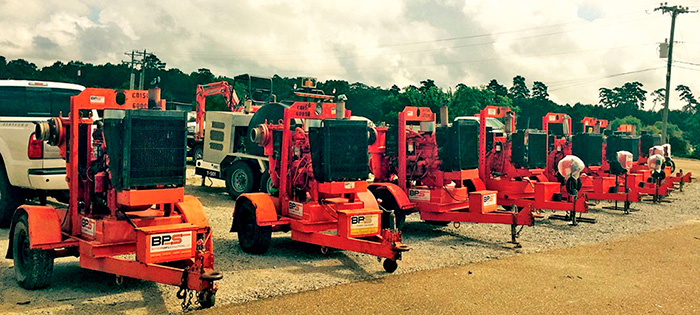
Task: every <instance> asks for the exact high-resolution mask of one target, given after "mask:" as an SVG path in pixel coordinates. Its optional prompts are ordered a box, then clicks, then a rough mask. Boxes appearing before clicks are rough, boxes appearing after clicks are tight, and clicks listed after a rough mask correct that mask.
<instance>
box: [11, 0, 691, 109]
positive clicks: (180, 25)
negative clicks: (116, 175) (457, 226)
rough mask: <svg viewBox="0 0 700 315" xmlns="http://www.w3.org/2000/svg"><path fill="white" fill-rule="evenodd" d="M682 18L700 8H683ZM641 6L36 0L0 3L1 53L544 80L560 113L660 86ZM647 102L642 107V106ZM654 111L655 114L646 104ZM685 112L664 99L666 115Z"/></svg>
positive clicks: (680, 56)
mask: <svg viewBox="0 0 700 315" xmlns="http://www.w3.org/2000/svg"><path fill="white" fill-rule="evenodd" d="M684 1H685V2H683V3H670V4H672V5H675V4H682V5H684V6H689V7H690V9H691V10H697V9H700V1H699V0H684ZM658 5H659V3H658V1H648V0H620V1H617V0H616V1H609V0H580V1H561V0H536V1H516V0H514V1H505V0H500V1H499V0H489V1H474V0H472V1H452V0H442V1H420V0H413V1H399V0H382V1H373V0H367V1H364V0H354V1H320V0H319V1H301V0H299V1H296V0H285V1H265V0H249V1H208V0H201V1H125V0H104V1H100V0H96V1H75V0H62V1H39V0H0V30H2V32H0V55H3V56H5V57H6V58H8V59H16V58H24V59H27V60H29V61H31V62H34V63H36V64H37V65H39V66H44V65H49V64H51V63H53V62H54V61H56V60H61V61H64V62H67V61H69V60H81V61H85V62H91V63H105V62H111V63H118V62H120V61H121V60H126V58H127V57H126V56H125V55H124V52H127V51H131V50H132V49H147V50H148V51H150V52H153V53H155V54H156V55H157V56H158V57H159V58H160V59H161V60H163V61H164V62H166V63H167V66H168V67H177V68H180V69H181V70H183V71H185V72H187V73H189V72H191V71H196V70H197V69H198V68H209V69H211V70H212V72H214V73H215V74H221V75H226V76H234V75H236V74H240V73H251V74H257V75H266V76H271V75H273V74H275V73H276V74H279V75H281V76H298V75H308V76H315V77H318V78H319V79H321V80H326V79H343V80H348V81H350V82H357V81H359V82H363V83H366V84H369V85H373V86H382V87H385V88H388V87H390V86H391V85H392V84H397V85H399V86H401V87H403V86H407V85H409V84H414V85H418V84H419V83H418V82H419V81H421V80H425V79H426V78H430V79H433V80H435V81H436V83H437V84H438V85H439V86H441V87H445V88H449V87H454V86H455V85H456V84H457V83H460V82H461V83H465V84H467V85H484V84H487V83H488V82H489V80H491V79H494V78H495V79H497V80H498V81H499V82H501V83H502V84H505V85H507V86H510V85H511V81H512V78H513V76H515V75H518V74H520V75H522V76H524V77H525V78H526V80H527V83H528V85H531V84H532V82H533V81H542V82H544V83H545V84H547V85H548V86H549V91H550V94H551V98H552V99H553V100H554V101H556V102H559V103H575V102H577V101H580V102H584V103H597V101H598V88H600V87H610V88H612V87H615V86H619V85H622V84H623V83H624V82H628V81H635V80H636V81H640V82H642V83H643V84H644V88H645V89H646V90H647V91H649V92H651V91H653V90H655V89H657V88H660V87H663V86H664V84H665V73H666V70H665V69H666V67H665V66H666V61H665V59H660V58H659V57H658V52H657V49H658V43H660V42H663V41H664V39H665V38H667V37H668V35H669V30H670V23H671V18H670V16H669V15H668V14H666V15H663V14H661V13H660V12H658V11H656V12H655V11H654V8H655V7H656V6H658ZM698 29H700V13H699V14H684V15H681V16H680V17H679V18H678V21H677V23H676V38H675V40H676V42H680V43H679V44H677V45H676V47H675V49H674V59H675V60H677V61H678V63H676V64H675V65H674V68H673V81H672V86H674V87H675V86H676V85H677V84H685V85H688V86H690V87H691V89H692V90H694V91H695V93H696V94H698V95H700V84H698V80H697V79H696V77H697V75H698V74H700V73H699V70H700V33H698V32H697V30H698ZM652 106H653V103H652V102H651V100H649V101H648V102H647V107H648V108H650V107H652ZM656 106H657V109H658V108H659V106H662V105H656ZM681 106H682V104H681V103H680V101H678V100H677V98H672V104H671V107H672V108H679V107H681Z"/></svg>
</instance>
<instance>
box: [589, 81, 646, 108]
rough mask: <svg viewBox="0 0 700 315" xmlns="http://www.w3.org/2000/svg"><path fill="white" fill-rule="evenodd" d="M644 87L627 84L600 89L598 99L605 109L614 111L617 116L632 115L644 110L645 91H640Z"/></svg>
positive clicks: (634, 83) (636, 83)
mask: <svg viewBox="0 0 700 315" xmlns="http://www.w3.org/2000/svg"><path fill="white" fill-rule="evenodd" d="M643 86H644V85H643V84H642V83H640V82H637V81H635V82H627V83H625V84H623V85H622V86H619V87H615V88H613V89H612V90H611V89H609V88H600V89H599V90H598V97H599V100H600V104H601V105H603V106H605V107H606V108H611V109H615V112H616V113H617V114H618V115H619V116H627V115H633V114H636V113H637V110H641V109H644V102H645V101H646V100H647V98H646V94H647V91H645V90H644V89H642V87H643Z"/></svg>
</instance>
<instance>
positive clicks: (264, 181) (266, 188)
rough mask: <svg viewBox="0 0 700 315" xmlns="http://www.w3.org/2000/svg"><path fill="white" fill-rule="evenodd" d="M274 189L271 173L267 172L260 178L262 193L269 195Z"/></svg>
mask: <svg viewBox="0 0 700 315" xmlns="http://www.w3.org/2000/svg"><path fill="white" fill-rule="evenodd" d="M273 188H274V186H273V183H272V178H271V177H270V173H268V172H265V173H263V174H262V176H260V192H264V193H266V194H269V193H270V192H271V191H272V189H273Z"/></svg>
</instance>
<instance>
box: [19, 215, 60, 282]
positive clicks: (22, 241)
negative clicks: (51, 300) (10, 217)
mask: <svg viewBox="0 0 700 315" xmlns="http://www.w3.org/2000/svg"><path fill="white" fill-rule="evenodd" d="M28 226H29V224H28V219H27V216H26V215H22V216H20V217H19V218H18V219H17V221H16V222H15V226H14V234H13V235H12V255H13V257H14V261H15V268H14V269H15V279H16V280H17V283H18V284H19V285H20V286H21V287H23V288H25V289H27V290H35V289H40V288H43V287H46V286H48V285H49V282H50V281H51V274H52V273H53V255H52V253H51V252H50V251H48V250H41V249H31V248H29V228H28Z"/></svg>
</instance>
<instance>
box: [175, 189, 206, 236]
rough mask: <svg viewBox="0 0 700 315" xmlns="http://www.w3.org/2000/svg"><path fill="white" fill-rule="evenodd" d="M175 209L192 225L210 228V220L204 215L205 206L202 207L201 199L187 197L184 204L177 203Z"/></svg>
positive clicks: (183, 201)
mask: <svg viewBox="0 0 700 315" xmlns="http://www.w3.org/2000/svg"><path fill="white" fill-rule="evenodd" d="M175 207H176V208H177V209H178V210H179V211H180V213H182V216H183V217H184V219H185V222H187V223H192V224H194V225H196V226H198V227H200V228H207V227H209V219H207V215H206V214H205V213H204V206H202V203H201V202H200V201H199V198H197V197H195V196H191V195H185V198H183V200H182V202H178V203H176V204H175Z"/></svg>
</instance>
